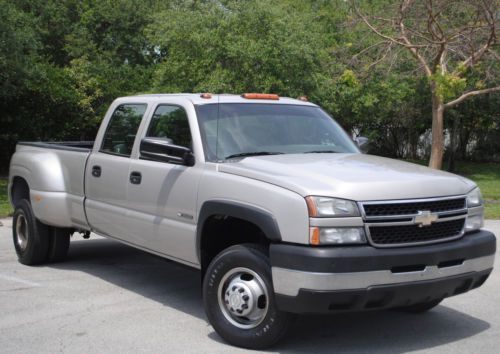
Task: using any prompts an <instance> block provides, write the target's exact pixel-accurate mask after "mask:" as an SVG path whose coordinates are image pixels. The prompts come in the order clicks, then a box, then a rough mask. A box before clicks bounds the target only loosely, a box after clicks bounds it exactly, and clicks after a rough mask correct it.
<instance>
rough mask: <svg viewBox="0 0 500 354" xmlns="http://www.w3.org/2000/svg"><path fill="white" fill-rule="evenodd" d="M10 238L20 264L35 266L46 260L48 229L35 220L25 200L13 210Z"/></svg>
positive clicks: (29, 205)
mask: <svg viewBox="0 0 500 354" xmlns="http://www.w3.org/2000/svg"><path fill="white" fill-rule="evenodd" d="M12 236H13V241H14V248H15V249H16V253H17V257H18V259H19V262H20V263H22V264H25V265H35V264H40V263H43V262H45V261H46V260H47V252H48V250H49V227H48V226H46V225H44V224H42V223H41V222H40V221H38V220H37V219H36V218H35V215H34V214H33V210H32V209H31V204H30V203H29V201H27V200H26V199H22V200H21V201H19V203H18V204H17V205H16V208H15V210H14V216H13V218H12Z"/></svg>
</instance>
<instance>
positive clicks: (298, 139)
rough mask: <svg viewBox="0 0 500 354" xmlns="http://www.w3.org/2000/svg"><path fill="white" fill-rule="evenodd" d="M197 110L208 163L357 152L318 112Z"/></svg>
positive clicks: (280, 107) (244, 107)
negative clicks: (278, 156) (305, 154)
mask: <svg viewBox="0 0 500 354" xmlns="http://www.w3.org/2000/svg"><path fill="white" fill-rule="evenodd" d="M196 110H197V114H198V121H199V125H200V129H201V134H202V139H203V143H204V148H205V157H206V160H207V161H212V162H214V161H223V160H226V159H230V158H236V157H244V156H256V155H272V154H303V153H321V152H323V153H327V152H331V153H336V152H337V153H357V152H359V151H358V149H357V148H356V146H355V145H354V143H353V142H352V141H351V139H349V137H348V135H347V134H346V133H345V132H344V130H343V129H342V128H341V127H340V126H339V125H338V124H337V123H336V122H335V121H334V120H333V119H332V118H331V117H330V116H328V115H327V114H326V113H325V112H324V111H323V110H321V109H320V108H319V107H313V106H305V105H285V104H260V103H221V104H206V105H200V106H197V107H196ZM217 118H218V119H217Z"/></svg>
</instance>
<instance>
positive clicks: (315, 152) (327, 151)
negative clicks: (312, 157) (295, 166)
mask: <svg viewBox="0 0 500 354" xmlns="http://www.w3.org/2000/svg"><path fill="white" fill-rule="evenodd" d="M331 153H334V154H337V153H338V151H335V150H313V151H306V152H304V154H331Z"/></svg>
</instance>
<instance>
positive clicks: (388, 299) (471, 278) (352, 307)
mask: <svg viewBox="0 0 500 354" xmlns="http://www.w3.org/2000/svg"><path fill="white" fill-rule="evenodd" d="M491 271H492V269H487V270H484V271H481V272H471V273H466V274H460V275H457V276H452V277H446V278H440V279H434V280H427V281H418V282H408V283H401V284H397V285H395V284H392V285H378V286H371V287H369V288H366V289H355V290H339V291H317V290H307V289H301V290H300V291H299V294H298V295H297V296H295V297H294V296H286V295H280V294H276V295H275V298H276V302H277V306H278V308H279V309H280V310H282V311H287V312H293V313H331V312H348V311H364V310H381V309H388V308H397V307H402V306H408V305H412V304H417V303H421V302H428V301H432V300H436V299H441V298H446V297H450V296H454V295H458V294H462V293H465V292H467V291H469V290H472V289H474V288H477V287H479V286H481V285H482V284H483V283H484V282H485V281H486V279H487V278H488V276H489V275H490V273H491Z"/></svg>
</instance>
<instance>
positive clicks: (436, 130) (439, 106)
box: [429, 90, 444, 170]
mask: <svg viewBox="0 0 500 354" xmlns="http://www.w3.org/2000/svg"><path fill="white" fill-rule="evenodd" d="M443 117H444V104H443V100H442V99H441V98H440V97H439V96H438V95H437V94H436V92H435V90H433V92H432V146H431V158H430V160H429V167H430V168H435V169H437V170H440V169H441V167H442V166H443V155H444V134H443V133H444V131H443V130H444V128H443V126H444V123H443Z"/></svg>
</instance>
